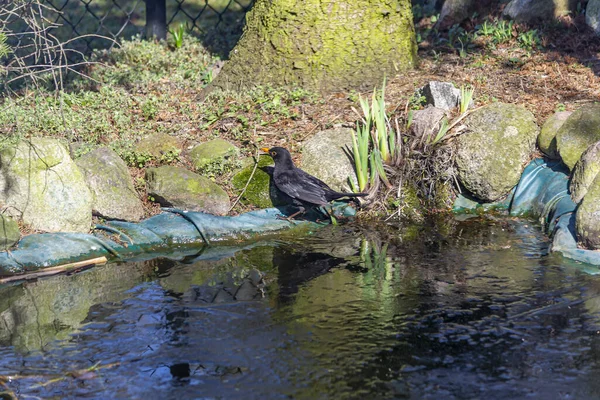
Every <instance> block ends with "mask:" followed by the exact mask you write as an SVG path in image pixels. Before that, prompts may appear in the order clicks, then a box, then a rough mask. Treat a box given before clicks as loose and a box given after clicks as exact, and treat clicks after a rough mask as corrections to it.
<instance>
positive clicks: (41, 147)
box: [0, 138, 92, 232]
mask: <svg viewBox="0 0 600 400" xmlns="http://www.w3.org/2000/svg"><path fill="white" fill-rule="evenodd" d="M0 188H2V190H0V203H1V204H2V205H4V206H6V215H8V216H11V217H13V218H17V219H22V220H23V222H25V223H26V224H28V225H30V226H31V227H32V228H33V229H38V230H42V231H48V232H87V231H89V229H90V225H91V222H92V194H91V193H90V190H89V189H88V187H87V185H86V183H85V179H84V176H83V174H82V173H81V170H80V169H79V168H78V167H77V165H75V163H74V162H73V160H72V159H71V157H70V156H69V152H68V151H67V149H66V147H65V146H64V145H63V144H62V143H60V142H59V141H58V140H55V139H50V138H31V139H30V140H22V141H20V142H18V143H17V144H15V145H12V146H9V147H6V148H4V149H3V150H2V151H0Z"/></svg>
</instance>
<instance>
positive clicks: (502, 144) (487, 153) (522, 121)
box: [456, 103, 539, 201]
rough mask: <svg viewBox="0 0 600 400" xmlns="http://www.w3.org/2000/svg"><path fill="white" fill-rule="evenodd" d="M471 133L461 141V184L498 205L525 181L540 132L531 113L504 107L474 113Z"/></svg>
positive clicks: (495, 105) (492, 106)
mask: <svg viewBox="0 0 600 400" xmlns="http://www.w3.org/2000/svg"><path fill="white" fill-rule="evenodd" d="M465 125H466V126H467V128H468V132H466V133H464V134H462V135H460V136H459V137H458V140H457V147H458V149H457V154H456V164H457V167H458V178H459V180H460V181H461V183H462V184H463V185H464V186H465V187H466V188H467V189H468V190H469V191H470V192H471V193H472V194H473V195H474V196H475V197H476V198H478V199H480V200H484V201H495V200H498V199H500V198H501V197H503V196H505V195H506V194H507V193H508V192H509V191H510V190H511V189H512V188H513V187H514V186H515V185H516V184H517V183H518V182H519V179H520V178H521V174H522V173H523V170H524V169H525V165H526V163H527V161H528V160H529V159H530V157H531V153H532V152H533V149H534V146H535V141H536V139H537V136H538V133H539V128H538V126H537V125H536V123H535V118H534V116H533V114H532V113H531V112H529V111H528V110H526V109H525V108H523V107H521V106H518V105H514V104H504V103H493V104H490V105H487V106H485V107H482V108H480V109H478V110H476V111H474V112H473V113H472V114H471V115H470V116H469V117H467V119H466V120H465Z"/></svg>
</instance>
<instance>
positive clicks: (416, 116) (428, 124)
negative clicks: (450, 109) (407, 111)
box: [410, 105, 446, 140]
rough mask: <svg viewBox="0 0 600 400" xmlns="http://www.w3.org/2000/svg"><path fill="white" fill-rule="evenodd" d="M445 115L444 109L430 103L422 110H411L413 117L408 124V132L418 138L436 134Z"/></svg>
mask: <svg viewBox="0 0 600 400" xmlns="http://www.w3.org/2000/svg"><path fill="white" fill-rule="evenodd" d="M445 117H446V110H443V109H441V108H437V107H433V106H431V105H429V106H427V107H425V108H424V109H423V110H416V111H413V119H412V123H411V124H410V132H411V133H412V134H413V135H414V136H416V137H418V138H420V137H423V136H425V138H427V140H429V138H430V137H431V136H432V135H433V137H435V135H436V134H437V132H438V130H439V128H440V123H441V122H442V119H444V118H445Z"/></svg>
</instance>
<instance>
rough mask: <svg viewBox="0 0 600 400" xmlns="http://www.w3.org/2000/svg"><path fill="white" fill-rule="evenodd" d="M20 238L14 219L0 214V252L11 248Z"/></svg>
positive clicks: (17, 225)
mask: <svg viewBox="0 0 600 400" xmlns="http://www.w3.org/2000/svg"><path fill="white" fill-rule="evenodd" d="M20 238H21V232H20V231H19V224H18V223H17V221H15V220H14V219H12V218H10V217H7V216H5V215H2V214H0V251H6V250H8V249H9V248H11V247H12V246H13V245H14V244H15V243H17V242H18V241H19V239H20Z"/></svg>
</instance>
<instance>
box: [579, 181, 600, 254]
mask: <svg viewBox="0 0 600 400" xmlns="http://www.w3.org/2000/svg"><path fill="white" fill-rule="evenodd" d="M575 230H576V231H577V240H578V241H579V242H580V243H581V244H582V245H583V246H584V247H586V248H588V249H594V250H597V249H600V178H599V175H596V179H594V181H593V182H592V183H591V185H590V186H589V188H588V190H587V193H586V194H585V196H584V197H583V200H582V201H581V203H580V204H579V207H577V212H576V215H575Z"/></svg>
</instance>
